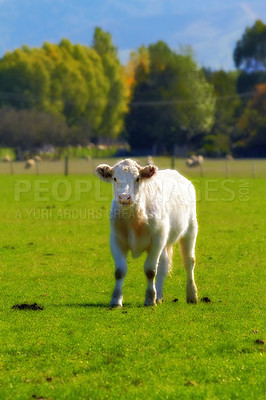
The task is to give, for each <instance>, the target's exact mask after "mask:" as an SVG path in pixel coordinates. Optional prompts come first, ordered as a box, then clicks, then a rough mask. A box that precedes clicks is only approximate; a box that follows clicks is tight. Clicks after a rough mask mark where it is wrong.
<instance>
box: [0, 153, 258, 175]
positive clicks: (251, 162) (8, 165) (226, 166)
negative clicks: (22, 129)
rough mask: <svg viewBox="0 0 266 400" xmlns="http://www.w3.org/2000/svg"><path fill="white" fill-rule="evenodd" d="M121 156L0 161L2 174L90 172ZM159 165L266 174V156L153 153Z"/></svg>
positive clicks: (203, 172)
mask: <svg viewBox="0 0 266 400" xmlns="http://www.w3.org/2000/svg"><path fill="white" fill-rule="evenodd" d="M134 159H136V161H137V162H138V163H139V164H140V165H145V164H147V162H148V160H147V158H146V157H139V158H134ZM117 161H119V159H118V158H92V159H89V160H86V159H69V158H68V157H66V158H65V159H62V160H58V161H41V162H36V163H35V165H33V166H31V167H30V168H25V166H26V162H23V161H11V162H0V174H1V175H53V174H54V175H64V176H67V175H91V174H94V171H95V168H96V166H97V165H99V164H103V163H106V164H110V165H114V164H115V163H116V162H117ZM153 163H154V164H155V165H157V166H158V168H159V169H167V168H170V169H176V170H178V171H179V172H180V173H181V174H183V175H185V176H187V177H191V178H193V177H225V178H230V177H239V178H266V159H241V160H227V159H204V162H203V164H202V165H201V166H199V165H198V166H195V167H188V166H187V165H186V160H185V159H184V158H173V157H154V158H153Z"/></svg>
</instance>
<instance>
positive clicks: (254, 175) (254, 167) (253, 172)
mask: <svg viewBox="0 0 266 400" xmlns="http://www.w3.org/2000/svg"><path fill="white" fill-rule="evenodd" d="M252 178H256V164H255V160H252Z"/></svg>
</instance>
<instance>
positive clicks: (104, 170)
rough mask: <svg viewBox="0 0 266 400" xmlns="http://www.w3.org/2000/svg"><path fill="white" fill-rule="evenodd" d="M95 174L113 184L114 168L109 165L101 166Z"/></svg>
mask: <svg viewBox="0 0 266 400" xmlns="http://www.w3.org/2000/svg"><path fill="white" fill-rule="evenodd" d="M95 173H96V174H97V175H98V177H99V178H101V179H102V180H103V181H105V182H111V179H112V176H113V168H111V167H110V166H109V165H107V164H100V165H98V167H97V168H96V170H95Z"/></svg>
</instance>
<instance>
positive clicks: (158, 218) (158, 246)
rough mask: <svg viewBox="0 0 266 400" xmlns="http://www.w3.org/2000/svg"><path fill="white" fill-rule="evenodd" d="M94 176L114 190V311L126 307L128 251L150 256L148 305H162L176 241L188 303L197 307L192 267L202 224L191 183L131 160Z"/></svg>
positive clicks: (147, 263)
mask: <svg viewBox="0 0 266 400" xmlns="http://www.w3.org/2000/svg"><path fill="white" fill-rule="evenodd" d="M96 173H97V175H98V176H99V177H100V178H101V179H103V180H104V181H106V182H112V183H113V189H114V199H113V202H112V208H111V216H110V222H111V235H110V246H111V252H112V256H113V258H114V262H115V279H116V284H115V288H114V291H113V295H112V299H111V303H110V304H111V306H122V300H123V294H122V286H123V282H124V279H125V276H126V273H127V253H128V251H129V250H130V251H131V253H132V256H133V257H138V256H139V255H140V254H141V253H142V252H144V251H146V252H147V258H146V261H145V263H144V272H145V274H146V277H147V290H146V296H145V303H144V304H145V305H146V306H151V305H155V304H156V301H157V302H161V301H162V300H163V285H164V281H165V278H166V275H167V274H168V271H169V269H170V266H171V258H172V247H173V244H174V243H175V242H176V241H178V240H179V242H180V246H181V251H182V256H183V261H184V265H185V268H186V271H187V287H186V293H187V302H188V303H197V300H198V298H197V287H196V284H195V281H194V267H195V242H196V236H197V231H198V225H197V218H196V195H195V189H194V187H193V185H192V183H191V182H189V181H188V180H187V179H186V178H184V177H183V176H182V175H180V174H179V173H178V172H177V171H173V170H163V171H158V169H157V167H156V166H154V165H147V166H145V167H143V168H142V167H140V166H139V165H138V164H137V163H136V162H135V161H133V160H130V159H127V160H123V161H120V162H118V163H117V164H115V165H114V166H113V167H110V166H109V165H106V164H102V165H99V166H98V167H97V168H96ZM156 276H157V277H156ZM155 278H156V282H155Z"/></svg>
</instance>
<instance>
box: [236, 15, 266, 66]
mask: <svg viewBox="0 0 266 400" xmlns="http://www.w3.org/2000/svg"><path fill="white" fill-rule="evenodd" d="M234 61H235V65H236V67H237V68H240V69H244V70H246V71H247V72H251V71H259V70H264V71H265V69H266V25H265V24H264V23H263V22H262V21H260V20H257V21H256V22H255V23H254V25H253V26H252V27H251V28H249V27H248V28H246V30H245V33H244V34H243V36H242V38H241V39H240V40H239V41H238V42H237V44H236V48H235V50H234Z"/></svg>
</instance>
